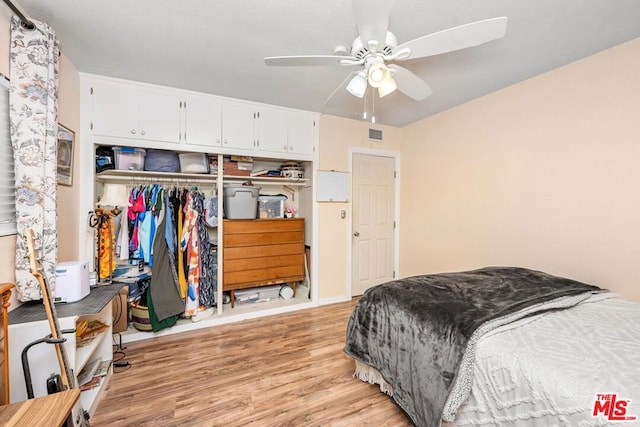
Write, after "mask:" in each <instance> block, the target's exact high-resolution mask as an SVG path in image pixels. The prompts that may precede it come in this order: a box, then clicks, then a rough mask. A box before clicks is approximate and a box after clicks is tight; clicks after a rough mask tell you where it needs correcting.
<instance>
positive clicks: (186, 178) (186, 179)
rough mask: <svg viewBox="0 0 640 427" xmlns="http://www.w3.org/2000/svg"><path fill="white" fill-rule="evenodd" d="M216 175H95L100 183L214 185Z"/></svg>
mask: <svg viewBox="0 0 640 427" xmlns="http://www.w3.org/2000/svg"><path fill="white" fill-rule="evenodd" d="M216 179H217V176H216V175H209V174H203V173H170V172H149V171H131V170H117V169H112V170H107V171H104V172H100V173H98V174H96V181H100V182H132V183H133V182H158V181H162V182H175V183H208V184H212V183H215V182H216Z"/></svg>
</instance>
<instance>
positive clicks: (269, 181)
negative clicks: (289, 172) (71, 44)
mask: <svg viewBox="0 0 640 427" xmlns="http://www.w3.org/2000/svg"><path fill="white" fill-rule="evenodd" d="M222 179H223V180H224V181H225V182H246V181H251V182H255V183H256V184H264V185H286V186H289V187H306V186H307V185H308V184H309V180H307V179H304V178H300V179H291V178H278V177H269V176H237V175H225V176H224V177H223V178H222Z"/></svg>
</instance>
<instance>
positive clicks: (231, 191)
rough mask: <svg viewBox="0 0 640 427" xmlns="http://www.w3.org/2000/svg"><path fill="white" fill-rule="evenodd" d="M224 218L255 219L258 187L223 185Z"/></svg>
mask: <svg viewBox="0 0 640 427" xmlns="http://www.w3.org/2000/svg"><path fill="white" fill-rule="evenodd" d="M223 194H224V216H225V218H227V219H255V218H256V214H257V212H258V195H259V194H260V187H254V186H250V185H242V184H225V186H224V190H223Z"/></svg>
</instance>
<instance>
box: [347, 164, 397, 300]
mask: <svg viewBox="0 0 640 427" xmlns="http://www.w3.org/2000/svg"><path fill="white" fill-rule="evenodd" d="M352 196H353V205H352V209H353V216H352V218H353V224H352V231H353V236H352V251H351V254H352V255H351V259H352V266H351V272H352V273H351V276H352V277H351V279H352V280H351V293H352V295H362V294H363V293H364V291H366V290H367V289H369V288H370V287H372V286H375V285H378V284H380V283H384V282H387V281H389V280H392V279H393V277H394V271H393V266H394V259H395V256H394V255H395V253H394V251H395V232H394V231H395V230H394V228H395V160H394V158H392V157H382V156H374V155H367V154H354V155H353V167H352Z"/></svg>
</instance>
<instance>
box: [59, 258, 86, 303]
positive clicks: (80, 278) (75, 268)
mask: <svg viewBox="0 0 640 427" xmlns="http://www.w3.org/2000/svg"><path fill="white" fill-rule="evenodd" d="M89 291H90V287H89V263H88V262H82V261H66V262H59V263H58V264H57V265H56V291H55V299H54V301H55V302H75V301H80V300H81V299H82V298H84V297H86V296H87V295H89Z"/></svg>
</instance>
